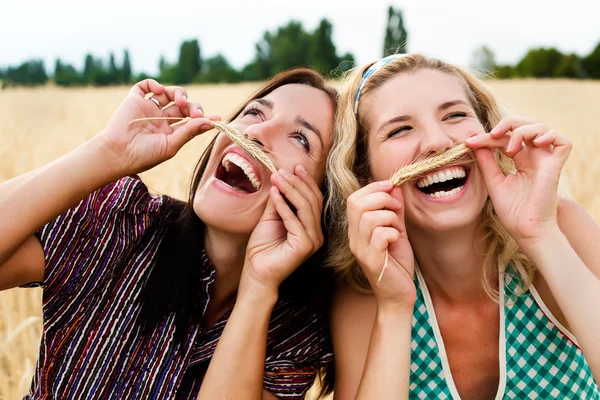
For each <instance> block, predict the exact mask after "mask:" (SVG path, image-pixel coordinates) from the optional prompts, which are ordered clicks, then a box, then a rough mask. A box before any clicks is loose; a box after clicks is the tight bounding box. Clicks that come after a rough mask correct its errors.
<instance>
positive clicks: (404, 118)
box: [377, 100, 471, 132]
mask: <svg viewBox="0 0 600 400" xmlns="http://www.w3.org/2000/svg"><path fill="white" fill-rule="evenodd" d="M459 104H462V105H465V106H469V107H470V106H471V105H470V104H469V103H467V102H466V101H464V100H452V101H447V102H445V103H442V104H440V105H439V106H438V111H444V110H447V109H448V108H450V107H453V106H456V105H459ZM410 118H411V117H410V115H400V116H398V117H394V118H392V119H390V120H389V121H387V122H386V123H384V124H383V125H381V127H380V128H379V129H378V130H377V132H380V131H381V130H382V129H383V128H385V127H386V126H388V125H390V124H394V123H396V122H406V121H410Z"/></svg>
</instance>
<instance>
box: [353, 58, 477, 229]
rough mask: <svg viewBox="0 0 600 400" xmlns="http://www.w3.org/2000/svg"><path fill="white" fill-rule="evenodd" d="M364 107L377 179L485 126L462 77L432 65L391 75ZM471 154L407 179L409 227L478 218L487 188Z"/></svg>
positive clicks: (458, 224)
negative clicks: (422, 174)
mask: <svg viewBox="0 0 600 400" xmlns="http://www.w3.org/2000/svg"><path fill="white" fill-rule="evenodd" d="M361 101H362V100H361ZM360 112H361V114H362V115H364V118H363V121H364V122H365V123H366V126H367V130H368V134H367V135H368V144H369V146H368V157H369V161H370V173H371V180H374V181H380V180H385V179H389V178H390V177H391V176H392V174H393V173H394V171H396V169H398V168H399V167H401V166H405V165H408V164H410V163H412V162H414V161H415V160H422V159H424V158H426V157H428V156H432V155H435V154H438V153H441V152H443V151H445V150H447V149H449V148H451V147H453V146H455V145H457V144H459V143H461V142H463V141H464V140H465V139H467V138H468V137H470V136H473V135H476V134H479V133H483V132H484V128H483V126H482V124H481V123H480V122H479V120H478V119H477V116H476V114H475V111H474V110H473V108H472V107H471V105H470V103H469V100H468V97H467V94H466V93H465V89H464V87H463V85H462V84H461V82H460V81H459V80H458V79H457V78H456V77H455V76H453V75H450V74H447V73H443V72H440V71H435V70H429V69H424V70H420V71H417V72H414V73H406V74H400V75H397V76H395V77H393V78H391V79H390V80H388V81H387V82H386V83H384V84H383V85H382V86H380V87H378V88H377V89H375V90H374V91H372V92H371V93H370V95H369V96H368V97H367V98H366V99H365V102H364V104H361V107H360ZM469 160H472V158H467V159H465V160H464V161H465V162H464V163H461V164H460V165H454V166H452V167H446V168H442V169H439V170H436V171H433V172H432V173H429V174H427V175H425V176H423V177H421V179H418V180H416V181H411V182H407V183H405V184H404V185H402V192H403V195H404V202H405V208H406V222H407V226H408V227H409V229H410V228H420V229H423V230H427V231H429V230H436V231H445V230H452V229H456V228H459V227H461V226H465V225H468V224H470V223H473V222H475V221H476V220H478V218H479V216H480V215H481V211H482V209H483V206H484V204H485V200H486V199H487V191H486V188H485V184H484V181H483V177H482V176H481V173H480V172H479V169H478V168H477V165H476V163H474V162H468V161H469Z"/></svg>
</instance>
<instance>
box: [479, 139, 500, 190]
mask: <svg viewBox="0 0 600 400" xmlns="http://www.w3.org/2000/svg"><path fill="white" fill-rule="evenodd" d="M475 158H476V159H477V165H479V169H480V170H481V174H482V175H483V180H484V181H485V185H486V186H487V188H488V192H491V191H492V190H493V189H494V188H495V187H497V186H498V185H499V184H500V183H502V181H504V178H505V176H504V174H503V173H502V171H501V170H500V167H499V166H498V162H497V161H496V157H495V156H494V153H493V152H492V150H490V149H487V148H482V149H477V150H475Z"/></svg>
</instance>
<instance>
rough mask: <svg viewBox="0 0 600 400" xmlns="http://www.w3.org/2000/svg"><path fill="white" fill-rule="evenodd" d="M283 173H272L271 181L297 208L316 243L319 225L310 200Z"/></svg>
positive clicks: (300, 218)
mask: <svg viewBox="0 0 600 400" xmlns="http://www.w3.org/2000/svg"><path fill="white" fill-rule="evenodd" d="M282 175H283V174H282V173H281V172H278V173H275V174H272V175H271V183H272V184H273V186H276V187H277V189H279V192H280V194H281V195H283V196H285V198H286V199H287V200H288V201H289V202H290V204H291V205H292V206H294V207H295V208H296V214H297V216H298V220H299V221H300V222H301V223H302V225H303V226H304V228H305V230H306V232H307V233H308V234H309V236H310V237H311V239H312V240H313V241H314V243H315V244H316V243H317V242H318V241H319V234H318V232H317V226H316V223H315V220H316V219H315V215H314V211H313V209H312V207H311V205H310V202H309V201H308V199H306V198H305V197H304V196H303V195H302V193H300V191H299V190H298V189H297V188H296V187H294V186H293V185H292V184H290V183H289V182H288V181H287V180H286V179H285V178H284V177H283V176H282ZM288 207H289V206H288ZM319 216H320V214H319ZM282 217H283V216H282ZM319 231H320V226H319Z"/></svg>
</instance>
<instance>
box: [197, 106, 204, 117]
mask: <svg viewBox="0 0 600 400" xmlns="http://www.w3.org/2000/svg"><path fill="white" fill-rule="evenodd" d="M198 112H199V113H200V114H201V115H202V116H204V111H202V109H201V108H200V107H198Z"/></svg>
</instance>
